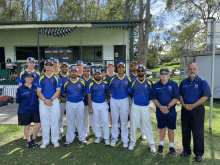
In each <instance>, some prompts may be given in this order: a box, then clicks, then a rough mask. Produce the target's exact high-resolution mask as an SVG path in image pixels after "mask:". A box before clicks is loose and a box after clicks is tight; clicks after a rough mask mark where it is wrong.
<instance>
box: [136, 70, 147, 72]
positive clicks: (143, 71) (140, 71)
mask: <svg viewBox="0 0 220 165" xmlns="http://www.w3.org/2000/svg"><path fill="white" fill-rule="evenodd" d="M144 71H145V70H137V72H144Z"/></svg>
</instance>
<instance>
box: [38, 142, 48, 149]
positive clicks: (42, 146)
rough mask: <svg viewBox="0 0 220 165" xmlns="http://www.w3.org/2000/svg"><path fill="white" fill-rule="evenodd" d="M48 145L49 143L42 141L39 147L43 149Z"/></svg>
mask: <svg viewBox="0 0 220 165" xmlns="http://www.w3.org/2000/svg"><path fill="white" fill-rule="evenodd" d="M48 145H49V144H45V143H42V144H41V146H40V149H45V148H47V146H48Z"/></svg>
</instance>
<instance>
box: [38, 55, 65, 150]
mask: <svg viewBox="0 0 220 165" xmlns="http://www.w3.org/2000/svg"><path fill="white" fill-rule="evenodd" d="M44 67H45V69H46V72H45V74H44V75H42V76H41V77H40V78H39V82H38V86H37V95H38V97H39V98H40V100H39V102H40V104H39V110H40V119H41V126H42V132H43V136H42V137H43V139H42V141H43V143H42V145H41V146H40V149H44V148H46V147H47V145H49V143H50V130H51V141H52V143H53V145H54V147H55V148H58V147H59V146H60V145H59V143H58V139H59V119H60V105H59V100H58V97H59V95H60V88H61V86H62V82H61V80H60V79H59V78H58V77H57V76H56V75H55V74H54V73H53V61H52V60H50V59H47V60H45V64H44Z"/></svg>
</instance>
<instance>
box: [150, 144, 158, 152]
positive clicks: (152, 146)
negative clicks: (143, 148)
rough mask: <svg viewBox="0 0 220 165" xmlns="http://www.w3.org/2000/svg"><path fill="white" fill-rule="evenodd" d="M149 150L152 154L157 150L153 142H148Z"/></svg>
mask: <svg viewBox="0 0 220 165" xmlns="http://www.w3.org/2000/svg"><path fill="white" fill-rule="evenodd" d="M150 151H151V152H152V153H154V154H155V153H156V152H157V150H156V148H155V144H150Z"/></svg>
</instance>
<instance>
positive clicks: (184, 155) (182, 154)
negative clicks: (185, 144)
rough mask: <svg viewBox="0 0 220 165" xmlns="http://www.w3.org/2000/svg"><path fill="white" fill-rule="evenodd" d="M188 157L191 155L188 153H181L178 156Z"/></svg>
mask: <svg viewBox="0 0 220 165" xmlns="http://www.w3.org/2000/svg"><path fill="white" fill-rule="evenodd" d="M189 155H191V153H188V152H187V151H183V152H182V153H181V154H180V156H182V157H186V156H189Z"/></svg>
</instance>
